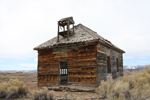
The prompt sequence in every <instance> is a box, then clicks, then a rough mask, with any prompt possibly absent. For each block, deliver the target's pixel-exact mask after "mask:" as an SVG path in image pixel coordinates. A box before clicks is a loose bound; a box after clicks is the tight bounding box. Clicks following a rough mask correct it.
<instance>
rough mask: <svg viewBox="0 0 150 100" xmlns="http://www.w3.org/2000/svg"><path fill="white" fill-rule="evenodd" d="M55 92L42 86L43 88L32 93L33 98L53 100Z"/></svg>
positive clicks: (36, 99) (35, 99)
mask: <svg viewBox="0 0 150 100" xmlns="http://www.w3.org/2000/svg"><path fill="white" fill-rule="evenodd" d="M54 95H55V92H54V91H53V90H52V91H48V88H46V87H44V88H43V90H41V91H39V92H36V93H35V94H34V100H54Z"/></svg>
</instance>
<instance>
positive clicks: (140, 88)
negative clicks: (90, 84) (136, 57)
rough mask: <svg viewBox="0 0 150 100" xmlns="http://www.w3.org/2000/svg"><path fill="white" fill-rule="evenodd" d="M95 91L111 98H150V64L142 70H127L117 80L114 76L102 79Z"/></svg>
mask: <svg viewBox="0 0 150 100" xmlns="http://www.w3.org/2000/svg"><path fill="white" fill-rule="evenodd" d="M95 91H96V93H98V94H100V96H101V97H103V98H108V99H110V100H145V99H150V66H147V67H146V68H145V69H143V70H140V71H133V72H132V73H131V72H127V73H125V74H124V76H123V77H119V78H118V79H117V81H116V82H114V81H113V79H112V78H110V79H109V81H101V84H100V86H99V87H98V88H97V89H96V90H95Z"/></svg>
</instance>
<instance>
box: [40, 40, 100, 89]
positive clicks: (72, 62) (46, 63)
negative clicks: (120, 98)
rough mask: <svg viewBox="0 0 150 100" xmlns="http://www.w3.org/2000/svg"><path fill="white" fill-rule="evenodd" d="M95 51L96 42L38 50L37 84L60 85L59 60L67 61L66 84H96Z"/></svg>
mask: <svg viewBox="0 0 150 100" xmlns="http://www.w3.org/2000/svg"><path fill="white" fill-rule="evenodd" d="M96 51H97V43H96V42H91V43H88V44H76V45H70V46H62V47H55V48H52V49H42V50H38V86H56V85H57V86H59V85H61V84H60V80H61V79H60V62H61V61H67V66H68V85H71V86H76V85H81V86H93V87H95V86H97V78H98V77H97V56H96V54H97V52H96Z"/></svg>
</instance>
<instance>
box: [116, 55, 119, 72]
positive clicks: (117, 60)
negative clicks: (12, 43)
mask: <svg viewBox="0 0 150 100" xmlns="http://www.w3.org/2000/svg"><path fill="white" fill-rule="evenodd" d="M116 60H117V72H119V66H118V58H117V59H116Z"/></svg>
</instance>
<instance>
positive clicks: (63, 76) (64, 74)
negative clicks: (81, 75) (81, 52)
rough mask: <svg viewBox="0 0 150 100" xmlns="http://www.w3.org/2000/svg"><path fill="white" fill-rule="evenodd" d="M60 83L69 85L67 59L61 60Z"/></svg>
mask: <svg viewBox="0 0 150 100" xmlns="http://www.w3.org/2000/svg"><path fill="white" fill-rule="evenodd" d="M60 84H61V85H68V67H67V61H63V62H60Z"/></svg>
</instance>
